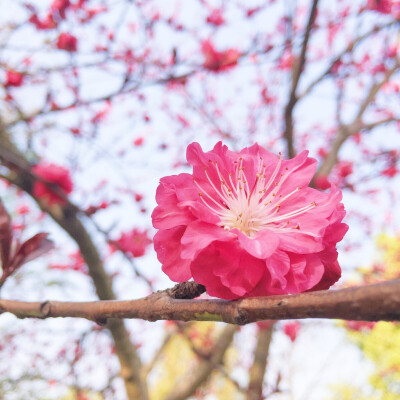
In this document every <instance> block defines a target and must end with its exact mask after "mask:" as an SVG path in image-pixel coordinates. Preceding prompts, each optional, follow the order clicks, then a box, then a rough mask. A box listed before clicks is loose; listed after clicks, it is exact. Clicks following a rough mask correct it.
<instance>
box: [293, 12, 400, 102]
mask: <svg viewBox="0 0 400 400" xmlns="http://www.w3.org/2000/svg"><path fill="white" fill-rule="evenodd" d="M399 21H400V20H399V19H396V20H394V21H390V22H388V23H386V24H383V25H379V26H374V27H373V28H372V29H370V30H369V31H368V32H366V33H364V34H363V35H361V36H359V37H358V38H356V39H354V40H353V41H352V42H351V43H349V44H348V45H347V47H346V48H345V49H344V50H342V51H341V52H340V53H339V54H338V55H337V56H336V57H335V58H334V59H333V60H332V61H331V63H330V64H329V66H328V67H327V69H326V70H325V71H324V72H323V73H322V74H321V75H320V76H319V77H318V78H317V79H315V80H314V81H313V82H312V83H311V84H310V85H309V86H308V87H307V89H306V90H305V91H304V92H303V93H301V94H300V95H299V98H302V97H304V96H306V95H307V94H309V93H310V92H311V91H312V90H313V89H314V87H315V86H317V85H318V83H320V82H321V81H322V80H323V79H324V78H326V77H327V76H329V74H330V73H331V71H332V68H333V67H334V66H335V64H336V63H338V62H339V61H340V60H341V58H342V57H343V56H344V55H345V54H347V53H349V52H351V51H352V50H353V49H354V48H355V47H356V46H357V45H358V44H359V43H360V42H362V41H363V40H364V39H367V38H368V37H369V36H371V35H373V34H374V33H378V32H379V31H381V30H383V29H386V28H389V27H391V26H393V25H395V24H397V23H398V22H399Z"/></svg>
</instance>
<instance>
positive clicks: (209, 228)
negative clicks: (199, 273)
mask: <svg viewBox="0 0 400 400" xmlns="http://www.w3.org/2000/svg"><path fill="white" fill-rule="evenodd" d="M235 238H236V235H234V234H233V233H230V232H227V231H226V230H224V229H223V228H222V227H220V226H218V225H213V224H207V223H205V222H202V221H195V222H192V223H191V224H189V225H188V227H187V229H186V231H185V233H184V235H183V236H182V240H181V243H182V258H186V259H193V258H194V257H196V256H197V254H198V253H199V252H200V251H201V250H203V249H205V248H206V247H207V246H208V245H209V244H210V243H212V242H214V241H216V240H220V241H232V240H234V239H235Z"/></svg>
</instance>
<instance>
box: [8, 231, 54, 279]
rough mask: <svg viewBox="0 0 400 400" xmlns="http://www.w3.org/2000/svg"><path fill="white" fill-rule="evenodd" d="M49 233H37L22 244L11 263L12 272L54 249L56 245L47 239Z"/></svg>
mask: <svg viewBox="0 0 400 400" xmlns="http://www.w3.org/2000/svg"><path fill="white" fill-rule="evenodd" d="M47 236H48V234H47V233H43V232H41V233H37V234H36V235H35V236H32V237H31V238H30V239H28V240H27V241H25V242H24V243H22V245H20V246H19V247H18V248H17V250H16V251H15V255H14V257H13V259H12V261H11V266H10V268H11V269H12V271H11V272H14V271H15V270H16V269H17V268H19V267H20V266H21V265H23V264H25V263H27V262H29V261H32V260H34V259H35V258H37V257H40V256H41V255H43V254H44V253H47V252H48V251H50V250H51V249H53V248H54V244H53V242H52V241H51V240H49V239H47Z"/></svg>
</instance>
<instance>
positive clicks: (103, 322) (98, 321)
mask: <svg viewBox="0 0 400 400" xmlns="http://www.w3.org/2000/svg"><path fill="white" fill-rule="evenodd" d="M94 322H96V324H97V325H99V326H105V325H107V318H105V317H104V318H96V319H95V320H94Z"/></svg>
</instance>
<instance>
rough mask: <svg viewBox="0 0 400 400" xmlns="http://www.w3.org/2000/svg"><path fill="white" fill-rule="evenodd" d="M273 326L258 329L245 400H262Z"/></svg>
mask: <svg viewBox="0 0 400 400" xmlns="http://www.w3.org/2000/svg"><path fill="white" fill-rule="evenodd" d="M272 330H273V326H271V327H270V328H268V329H260V331H259V332H258V339H257V345H256V348H255V349H254V360H253V364H252V366H251V368H250V371H249V373H250V382H249V388H248V392H247V400H259V399H262V398H263V397H262V389H263V382H264V375H265V370H266V368H267V362H268V354H269V346H270V344H271V339H272Z"/></svg>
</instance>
